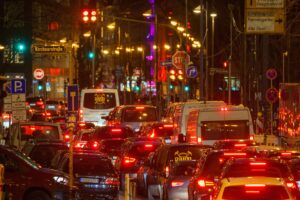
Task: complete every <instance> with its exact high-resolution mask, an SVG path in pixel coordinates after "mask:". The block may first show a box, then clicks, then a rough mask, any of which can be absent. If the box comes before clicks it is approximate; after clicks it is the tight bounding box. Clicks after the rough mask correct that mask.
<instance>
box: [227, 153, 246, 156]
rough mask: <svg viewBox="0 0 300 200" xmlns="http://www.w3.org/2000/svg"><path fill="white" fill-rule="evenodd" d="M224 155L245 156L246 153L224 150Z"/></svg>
mask: <svg viewBox="0 0 300 200" xmlns="http://www.w3.org/2000/svg"><path fill="white" fill-rule="evenodd" d="M223 155H224V156H246V155H247V153H244V152H243V153H242V152H225V153H224V154H223Z"/></svg>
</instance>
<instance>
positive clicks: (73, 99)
mask: <svg viewBox="0 0 300 200" xmlns="http://www.w3.org/2000/svg"><path fill="white" fill-rule="evenodd" d="M78 100H79V87H78V85H69V86H68V111H69V112H76V111H78V109H79V101H78Z"/></svg>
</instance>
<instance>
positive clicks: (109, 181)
mask: <svg viewBox="0 0 300 200" xmlns="http://www.w3.org/2000/svg"><path fill="white" fill-rule="evenodd" d="M104 183H105V184H107V185H119V184H120V181H119V180H118V179H117V178H107V179H106V180H105V182H104Z"/></svg>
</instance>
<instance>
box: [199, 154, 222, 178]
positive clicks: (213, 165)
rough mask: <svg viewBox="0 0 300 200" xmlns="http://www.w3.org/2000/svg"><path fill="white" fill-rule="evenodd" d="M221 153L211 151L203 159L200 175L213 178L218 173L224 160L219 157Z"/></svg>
mask: <svg viewBox="0 0 300 200" xmlns="http://www.w3.org/2000/svg"><path fill="white" fill-rule="evenodd" d="M222 155H223V154H221V153H211V154H209V155H208V156H207V157H206V159H205V160H203V164H202V170H201V176H205V177H207V178H214V177H215V176H218V175H220V173H221V171H222V167H223V166H224V163H225V161H224V160H222V159H221V156H222Z"/></svg>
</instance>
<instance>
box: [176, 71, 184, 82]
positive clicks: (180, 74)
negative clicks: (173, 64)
mask: <svg viewBox="0 0 300 200" xmlns="http://www.w3.org/2000/svg"><path fill="white" fill-rule="evenodd" d="M177 78H178V80H180V81H182V80H183V71H182V70H181V69H179V70H178V75H177Z"/></svg>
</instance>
